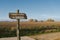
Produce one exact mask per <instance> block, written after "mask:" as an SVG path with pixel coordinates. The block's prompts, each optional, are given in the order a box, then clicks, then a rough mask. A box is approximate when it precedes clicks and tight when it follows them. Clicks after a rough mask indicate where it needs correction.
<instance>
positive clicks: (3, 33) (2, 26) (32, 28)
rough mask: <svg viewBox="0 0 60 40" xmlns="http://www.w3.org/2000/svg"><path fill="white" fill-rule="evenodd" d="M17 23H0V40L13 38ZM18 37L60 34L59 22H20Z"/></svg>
mask: <svg viewBox="0 0 60 40" xmlns="http://www.w3.org/2000/svg"><path fill="white" fill-rule="evenodd" d="M16 26H17V22H0V38H1V37H11V36H12V37H15V36H16V29H17V27H16ZM20 29H21V30H20V33H21V34H20V35H21V36H27V35H28V36H30V35H37V34H44V33H51V32H60V22H20Z"/></svg>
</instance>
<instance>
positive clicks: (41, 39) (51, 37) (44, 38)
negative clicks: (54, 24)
mask: <svg viewBox="0 0 60 40" xmlns="http://www.w3.org/2000/svg"><path fill="white" fill-rule="evenodd" d="M31 37H32V38H35V39H38V40H55V39H57V38H60V32H56V33H48V34H42V35H35V36H31Z"/></svg>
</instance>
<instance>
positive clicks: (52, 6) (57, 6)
mask: <svg viewBox="0 0 60 40" xmlns="http://www.w3.org/2000/svg"><path fill="white" fill-rule="evenodd" d="M18 9H19V11H20V12H21V13H26V15H27V19H37V20H47V19H48V18H51V19H54V20H60V0H0V20H12V19H10V18H9V12H14V13H15V12H16V10H18Z"/></svg>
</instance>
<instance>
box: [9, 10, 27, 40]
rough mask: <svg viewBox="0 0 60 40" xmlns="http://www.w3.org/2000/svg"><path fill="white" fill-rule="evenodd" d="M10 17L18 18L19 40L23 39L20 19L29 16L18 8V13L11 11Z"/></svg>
mask: <svg viewBox="0 0 60 40" xmlns="http://www.w3.org/2000/svg"><path fill="white" fill-rule="evenodd" d="M9 18H11V19H17V40H21V36H20V31H21V28H20V19H27V16H26V14H25V13H19V10H17V13H9Z"/></svg>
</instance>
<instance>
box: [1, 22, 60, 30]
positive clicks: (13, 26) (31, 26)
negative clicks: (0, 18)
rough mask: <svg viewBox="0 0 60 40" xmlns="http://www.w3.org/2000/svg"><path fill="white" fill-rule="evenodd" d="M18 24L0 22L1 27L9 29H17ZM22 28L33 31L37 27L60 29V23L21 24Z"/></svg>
mask: <svg viewBox="0 0 60 40" xmlns="http://www.w3.org/2000/svg"><path fill="white" fill-rule="evenodd" d="M16 26H17V22H0V27H7V28H16ZM20 26H21V28H22V29H25V28H28V29H30V28H31V29H33V28H35V27H37V28H40V27H43V26H44V27H51V26H55V27H60V22H20Z"/></svg>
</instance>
